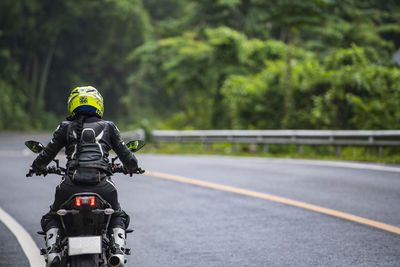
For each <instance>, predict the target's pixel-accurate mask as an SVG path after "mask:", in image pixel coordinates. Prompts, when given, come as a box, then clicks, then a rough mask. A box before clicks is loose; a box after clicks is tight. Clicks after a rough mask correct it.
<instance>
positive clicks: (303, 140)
mask: <svg viewBox="0 0 400 267" xmlns="http://www.w3.org/2000/svg"><path fill="white" fill-rule="evenodd" d="M152 138H153V141H154V142H201V143H250V144H297V145H340V146H341V145H351V146H400V130H383V131H353V130H338V131H328V130H204V131H162V130H154V131H152Z"/></svg>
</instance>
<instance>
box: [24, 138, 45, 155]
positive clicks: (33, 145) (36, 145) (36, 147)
mask: <svg viewBox="0 0 400 267" xmlns="http://www.w3.org/2000/svg"><path fill="white" fill-rule="evenodd" d="M25 145H26V146H27V147H28V148H29V149H30V150H31V151H32V152H34V153H40V152H42V150H43V149H44V146H43V145H42V144H41V143H40V142H37V141H32V140H30V141H26V142H25Z"/></svg>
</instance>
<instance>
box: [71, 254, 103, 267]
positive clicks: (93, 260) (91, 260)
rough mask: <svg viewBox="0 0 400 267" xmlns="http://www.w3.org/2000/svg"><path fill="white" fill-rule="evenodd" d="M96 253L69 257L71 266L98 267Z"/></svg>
mask: <svg viewBox="0 0 400 267" xmlns="http://www.w3.org/2000/svg"><path fill="white" fill-rule="evenodd" d="M98 266H99V260H98V255H95V254H86V255H78V256H72V257H71V267H98Z"/></svg>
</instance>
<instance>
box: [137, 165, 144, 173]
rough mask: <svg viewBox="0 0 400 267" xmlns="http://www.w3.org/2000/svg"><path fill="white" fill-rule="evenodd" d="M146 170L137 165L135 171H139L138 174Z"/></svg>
mask: <svg viewBox="0 0 400 267" xmlns="http://www.w3.org/2000/svg"><path fill="white" fill-rule="evenodd" d="M144 172H145V170H142V169H141V168H139V167H137V168H136V170H135V173H137V174H142V173H144Z"/></svg>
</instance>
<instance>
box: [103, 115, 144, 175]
mask: <svg viewBox="0 0 400 267" xmlns="http://www.w3.org/2000/svg"><path fill="white" fill-rule="evenodd" d="M110 134H111V145H112V149H113V150H114V151H115V153H117V155H118V157H119V158H120V160H121V161H122V163H123V164H124V166H125V168H127V169H128V171H129V172H134V171H135V170H136V169H137V167H138V162H137V159H136V157H135V155H133V153H132V152H131V151H130V150H129V149H128V147H127V146H126V145H125V143H124V141H122V139H121V136H120V134H119V130H118V128H117V127H116V126H115V124H114V123H112V122H110Z"/></svg>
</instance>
